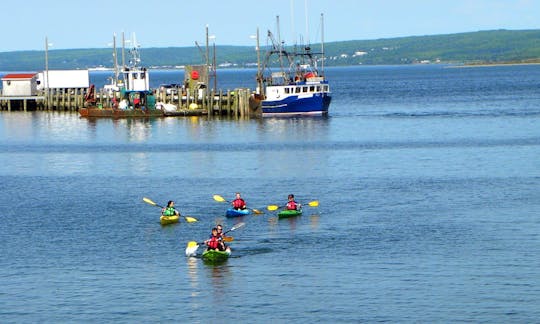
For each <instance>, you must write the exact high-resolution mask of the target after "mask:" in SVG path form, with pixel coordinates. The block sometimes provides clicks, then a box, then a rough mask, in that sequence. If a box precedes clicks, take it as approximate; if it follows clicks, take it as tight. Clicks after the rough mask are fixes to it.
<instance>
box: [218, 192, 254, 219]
mask: <svg viewBox="0 0 540 324" xmlns="http://www.w3.org/2000/svg"><path fill="white" fill-rule="evenodd" d="M213 197H214V200H215V201H218V202H227V203H229V204H230V203H231V202H230V201H228V200H225V198H223V197H221V196H220V195H214V196H213ZM248 209H250V210H252V211H253V213H255V214H262V213H263V212H262V211H260V210H258V209H255V208H248Z"/></svg>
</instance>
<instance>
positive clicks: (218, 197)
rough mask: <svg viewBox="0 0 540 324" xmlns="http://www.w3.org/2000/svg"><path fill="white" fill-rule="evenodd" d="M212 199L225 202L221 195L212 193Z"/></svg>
mask: <svg viewBox="0 0 540 324" xmlns="http://www.w3.org/2000/svg"><path fill="white" fill-rule="evenodd" d="M214 200H215V201H219V202H225V201H226V200H225V198H223V197H221V196H220V195H214Z"/></svg>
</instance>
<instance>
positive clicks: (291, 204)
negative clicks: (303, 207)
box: [287, 200, 297, 210]
mask: <svg viewBox="0 0 540 324" xmlns="http://www.w3.org/2000/svg"><path fill="white" fill-rule="evenodd" d="M296 207H297V205H296V201H294V200H292V201H289V202H288V203H287V209H288V210H296Z"/></svg>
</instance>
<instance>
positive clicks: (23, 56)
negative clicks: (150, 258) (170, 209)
mask: <svg viewBox="0 0 540 324" xmlns="http://www.w3.org/2000/svg"><path fill="white" fill-rule="evenodd" d="M265 43H266V42H265V41H262V40H261V44H265ZM319 46H320V44H312V45H311V47H312V48H313V49H314V50H315V51H318V49H319ZM261 47H263V45H261ZM324 48H325V54H326V57H327V60H326V66H339V65H358V64H411V63H419V62H424V63H428V62H429V63H433V62H441V63H503V62H531V61H536V60H540V30H492V31H479V32H470V33H459V34H448V35H433V36H411V37H400V38H386V39H376V40H351V41H343V42H330V43H326V44H325V47H324ZM205 50H206V49H205V48H202V49H200V48H198V47H195V46H193V47H167V48H141V49H140V54H141V59H142V63H143V65H144V66H147V67H156V68H170V67H176V66H182V65H194V64H203V63H204V62H205V59H204V55H205V53H204V52H205ZM112 52H113V51H112V49H110V48H94V49H91V48H89V49H69V50H49V51H48V56H49V68H50V69H56V70H58V69H85V68H91V67H99V66H102V67H113V55H112ZM127 52H128V51H127V50H126V56H128V53H127ZM210 55H212V49H210ZM118 58H119V63H121V50H120V49H118ZM216 61H217V64H221V65H222V66H236V67H245V66H253V65H254V64H255V63H256V61H257V55H256V53H255V50H254V46H219V45H218V46H216ZM44 69H45V53H44V51H15V52H4V53H0V71H40V70H44Z"/></svg>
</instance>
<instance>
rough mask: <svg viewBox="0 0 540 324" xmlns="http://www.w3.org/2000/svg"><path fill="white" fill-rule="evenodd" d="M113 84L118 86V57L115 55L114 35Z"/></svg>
mask: <svg viewBox="0 0 540 324" xmlns="http://www.w3.org/2000/svg"><path fill="white" fill-rule="evenodd" d="M113 58H114V61H113V63H114V84H115V85H118V55H117V53H116V33H114V34H113Z"/></svg>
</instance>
